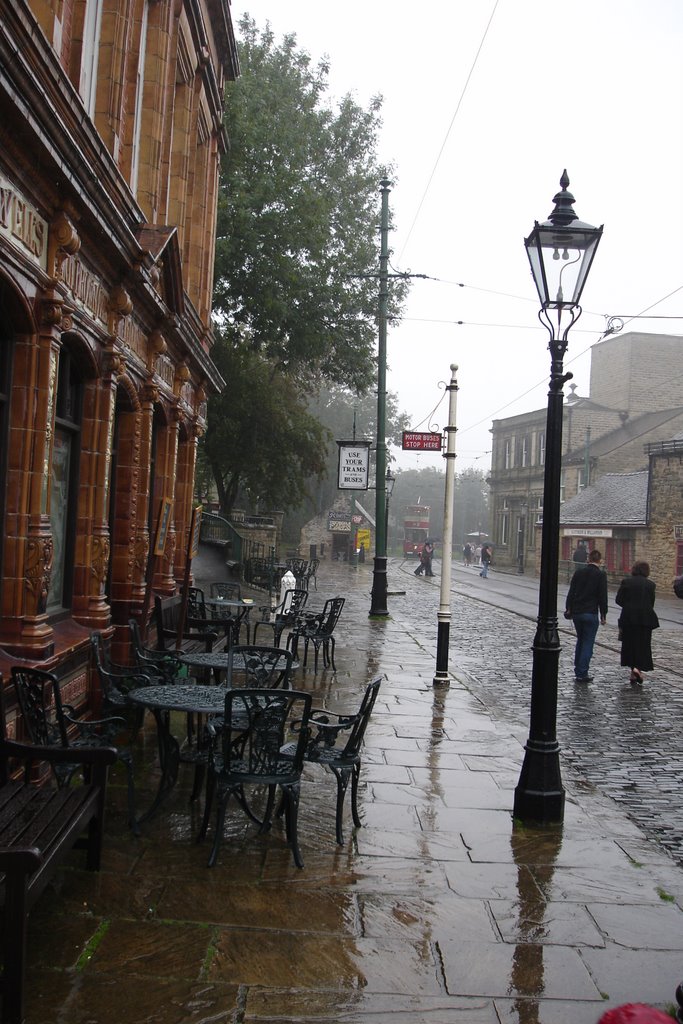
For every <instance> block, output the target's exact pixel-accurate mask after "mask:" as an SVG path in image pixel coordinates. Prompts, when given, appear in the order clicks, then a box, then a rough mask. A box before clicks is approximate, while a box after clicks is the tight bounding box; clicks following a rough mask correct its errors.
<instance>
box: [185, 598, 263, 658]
mask: <svg viewBox="0 0 683 1024" xmlns="http://www.w3.org/2000/svg"><path fill="white" fill-rule="evenodd" d="M211 586H212V588H213V587H216V586H220V587H231V586H237V584H231V583H221V584H217V583H212V584H211ZM237 589H238V590H239V586H238V587H237ZM216 596H222V597H225V594H223V595H216ZM240 600H241V598H240ZM250 611H251V608H249V607H247V608H239V609H238V610H237V611H234V610H231V609H230V608H215V607H211V606H210V605H209V606H208V607H207V605H206V598H205V596H204V591H203V590H201V589H200V588H199V587H188V592H187V614H188V618H189V619H190V620H191V621H192V624H193V626H194V627H195V628H197V624H198V623H201V622H204V623H205V624H206V626H205V628H206V630H207V631H211V630H212V629H214V630H215V629H216V627H219V628H220V629H222V630H223V633H224V634H225V636H226V637H227V640H228V643H227V646H228V647H232V645H233V644H238V643H239V642H240V632H241V629H242V626H245V628H246V631H247V643H248V642H249V640H250V637H251V632H250V624H249V613H250Z"/></svg>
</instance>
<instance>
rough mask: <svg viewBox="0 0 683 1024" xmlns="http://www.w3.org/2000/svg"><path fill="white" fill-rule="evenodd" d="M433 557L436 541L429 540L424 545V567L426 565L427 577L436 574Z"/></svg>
mask: <svg viewBox="0 0 683 1024" xmlns="http://www.w3.org/2000/svg"><path fill="white" fill-rule="evenodd" d="M433 555H434V541H433V540H429V538H428V539H427V540H426V541H425V543H424V547H423V548H422V558H423V560H424V565H425V576H433V575H434V573H433V572H432V556H433Z"/></svg>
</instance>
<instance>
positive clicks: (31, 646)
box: [0, 292, 63, 660]
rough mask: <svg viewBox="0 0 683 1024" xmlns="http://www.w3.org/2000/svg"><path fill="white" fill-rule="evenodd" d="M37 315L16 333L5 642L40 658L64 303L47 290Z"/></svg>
mask: <svg viewBox="0 0 683 1024" xmlns="http://www.w3.org/2000/svg"><path fill="white" fill-rule="evenodd" d="M38 312H39V321H40V324H39V333H38V334H37V335H29V334H25V335H20V336H18V337H17V338H16V341H15V346H14V369H13V386H12V395H11V399H10V427H9V451H8V459H7V508H6V531H7V534H6V538H5V560H4V573H5V580H4V586H3V594H4V600H5V606H4V607H3V609H2V634H1V635H0V643H1V644H2V646H3V647H4V648H5V649H6V650H7V651H9V652H10V653H12V654H17V655H21V656H22V657H25V658H34V659H36V660H42V659H44V658H47V657H49V656H50V655H51V654H52V653H53V631H52V628H51V626H50V625H49V623H48V621H47V614H46V607H47V596H48V592H49V588H50V576H51V570H52V553H53V543H52V530H51V526H50V516H49V492H50V465H51V454H52V438H53V430H54V406H55V394H56V384H57V365H58V358H59V333H60V325H61V323H62V317H63V308H62V303H61V300H60V299H59V298H55V297H54V295H53V293H51V292H50V293H46V295H45V296H44V297H43V298H42V299H41V300H40V302H39V303H38Z"/></svg>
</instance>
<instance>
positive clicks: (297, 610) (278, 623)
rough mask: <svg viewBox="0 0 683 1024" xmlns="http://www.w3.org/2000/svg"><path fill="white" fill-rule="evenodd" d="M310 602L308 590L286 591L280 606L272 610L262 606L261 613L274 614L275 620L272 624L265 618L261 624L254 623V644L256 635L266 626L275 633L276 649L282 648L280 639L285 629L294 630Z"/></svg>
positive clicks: (267, 606)
mask: <svg viewBox="0 0 683 1024" xmlns="http://www.w3.org/2000/svg"><path fill="white" fill-rule="evenodd" d="M307 601H308V591H307V590H301V589H296V590H286V591H285V596H284V597H283V599H282V601H281V602H280V604H278V605H276V606H275V607H274V608H271V607H270V606H269V605H262V606H261V608H260V609H259V611H260V612H261V613H262V615H264V616H265V615H267V614H269V613H270V614H274V615H275V618H274V619H273V621H272V622H271V621H270V620H269V619H266V618H263V619H262V620H261V621H260V622H255V623H254V643H256V634H257V632H258V630H259V628H260V627H261V626H265V627H267V628H269V629H272V631H273V644H274V645H275V647H279V646H280V639H281V637H282V634H283V632H284V631H285V629H294V627H295V626H296V625H297V623H298V622H299V618H300V616H301V613H302V611H303V610H304V607H305V605H306V602H307Z"/></svg>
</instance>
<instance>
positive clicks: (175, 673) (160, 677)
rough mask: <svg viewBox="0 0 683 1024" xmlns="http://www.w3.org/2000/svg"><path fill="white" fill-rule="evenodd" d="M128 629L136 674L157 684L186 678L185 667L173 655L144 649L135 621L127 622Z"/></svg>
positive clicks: (171, 652)
mask: <svg viewBox="0 0 683 1024" xmlns="http://www.w3.org/2000/svg"><path fill="white" fill-rule="evenodd" d="M128 626H129V628H130V639H131V650H132V652H133V658H134V659H135V665H136V668H137V670H138V672H141V673H143V674H144V675H146V676H149V678H150V680H151V679H153V680H154V681H155V682H159V683H173V682H175V681H176V680H177V679H178V678H179V677H180V678H185V677H186V676H187V665H183V663H182V661H180V660H179V658H178V657H177V656H176V655H175V654H174V653H173V651H160V650H157V649H156V648H153V647H146V646H145V645H144V644H143V642H142V636H141V634H140V626H139V625H138V623H137V621H136V620H135V619H129V620H128Z"/></svg>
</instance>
